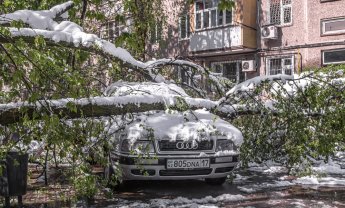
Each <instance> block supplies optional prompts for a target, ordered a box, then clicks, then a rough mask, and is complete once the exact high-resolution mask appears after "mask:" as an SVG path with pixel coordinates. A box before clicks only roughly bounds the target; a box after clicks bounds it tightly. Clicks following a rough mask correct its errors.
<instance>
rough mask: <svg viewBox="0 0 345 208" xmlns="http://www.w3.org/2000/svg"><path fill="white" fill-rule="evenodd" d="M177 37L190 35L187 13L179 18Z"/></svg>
mask: <svg viewBox="0 0 345 208" xmlns="http://www.w3.org/2000/svg"><path fill="white" fill-rule="evenodd" d="M179 30H180V32H179V37H180V39H186V38H189V36H190V18H189V15H185V16H182V17H180V19H179Z"/></svg>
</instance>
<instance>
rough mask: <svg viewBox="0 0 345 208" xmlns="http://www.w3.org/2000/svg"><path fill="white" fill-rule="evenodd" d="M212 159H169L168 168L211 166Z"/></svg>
mask: <svg viewBox="0 0 345 208" xmlns="http://www.w3.org/2000/svg"><path fill="white" fill-rule="evenodd" d="M209 167H210V159H168V160H167V169H194V168H209Z"/></svg>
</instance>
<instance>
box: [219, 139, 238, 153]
mask: <svg viewBox="0 0 345 208" xmlns="http://www.w3.org/2000/svg"><path fill="white" fill-rule="evenodd" d="M225 150H234V143H233V142H232V141H231V140H228V139H226V140H217V146H216V152H219V151H225Z"/></svg>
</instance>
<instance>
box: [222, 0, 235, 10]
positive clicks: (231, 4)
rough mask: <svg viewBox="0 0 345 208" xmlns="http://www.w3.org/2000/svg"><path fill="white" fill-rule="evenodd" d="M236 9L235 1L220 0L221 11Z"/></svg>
mask: <svg viewBox="0 0 345 208" xmlns="http://www.w3.org/2000/svg"><path fill="white" fill-rule="evenodd" d="M234 7H235V1H233V0H220V1H219V4H218V8H219V9H221V10H232V9H233V8H234Z"/></svg>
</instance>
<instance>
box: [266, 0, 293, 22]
mask: <svg viewBox="0 0 345 208" xmlns="http://www.w3.org/2000/svg"><path fill="white" fill-rule="evenodd" d="M271 2H272V0H270V1H269V3H268V11H269V12H268V19H269V25H274V26H277V27H286V26H291V25H293V8H292V2H293V0H291V3H290V4H288V5H283V0H279V3H280V4H279V5H280V8H279V9H280V10H279V12H280V24H276V23H272V22H271ZM286 8H290V9H291V13H290V16H291V17H290V22H288V23H284V9H286Z"/></svg>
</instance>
